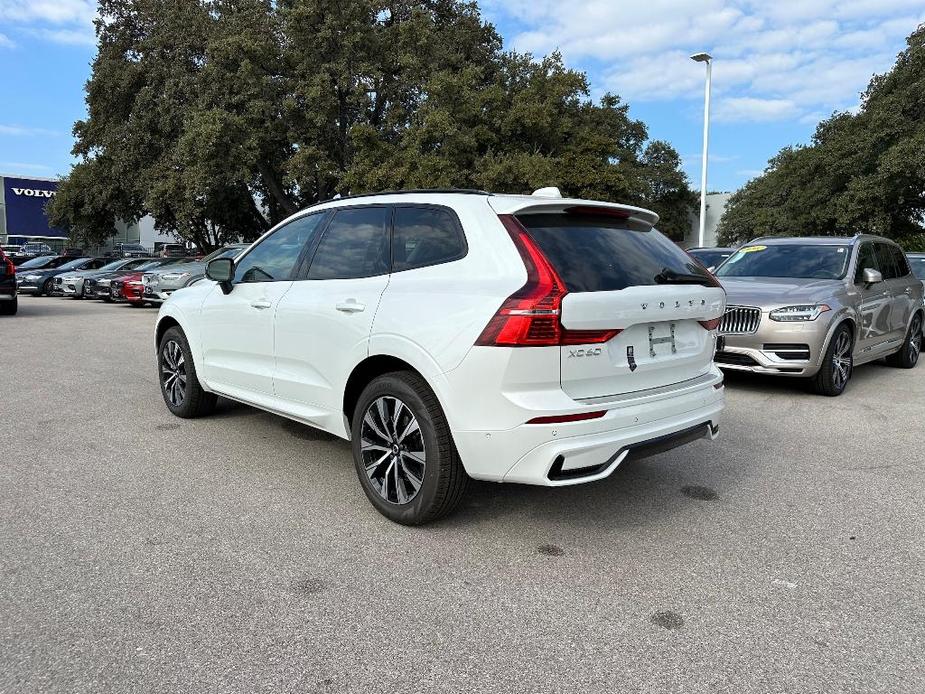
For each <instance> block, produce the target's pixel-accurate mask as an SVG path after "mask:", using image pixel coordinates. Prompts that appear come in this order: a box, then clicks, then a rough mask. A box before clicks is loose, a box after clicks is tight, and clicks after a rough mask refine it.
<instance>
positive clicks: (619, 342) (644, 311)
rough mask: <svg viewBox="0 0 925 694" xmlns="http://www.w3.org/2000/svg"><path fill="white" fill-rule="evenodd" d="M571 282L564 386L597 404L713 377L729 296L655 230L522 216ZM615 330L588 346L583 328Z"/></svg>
mask: <svg viewBox="0 0 925 694" xmlns="http://www.w3.org/2000/svg"><path fill="white" fill-rule="evenodd" d="M517 218H518V220H520V222H521V223H522V224H523V225H524V226H525V227H526V228H527V230H528V231H529V233H530V236H531V237H532V238H533V240H534V241H535V242H536V243H537V245H538V246H539V247H540V248H541V250H542V251H543V253H544V255H545V256H546V257H547V259H548V260H549V261H550V263H551V264H552V265H553V267H554V268H555V270H556V272H557V274H558V275H559V277H560V278H561V279H562V281H563V282H564V283H565V285H566V289H567V290H568V293H567V294H566V295H565V297H564V299H563V300H562V309H561V310H562V313H561V317H560V319H561V323H562V326H563V327H564V328H565V329H566V331H568V332H567V335H568V337H567V341H568V342H570V343H572V344H565V345H563V346H562V347H561V349H560V351H561V355H560V380H561V384H562V389H563V390H564V391H565V392H566V393H567V394H568V395H570V396H571V397H573V398H576V399H585V398H596V397H604V396H608V395H613V394H616V393H627V392H633V391H639V390H645V389H649V388H658V387H661V386H667V385H672V384H677V383H681V382H683V381H688V380H691V379H695V378H697V377H699V376H702V375H704V374H705V373H707V372H708V371H709V370H710V367H711V364H712V361H713V353H714V350H715V344H716V333H715V329H714V328H715V325H714V326H711V325H710V324H709V323H708V321H711V320H714V319H718V318H719V317H720V316H722V314H723V311H724V309H725V292H724V291H723V290H722V288H721V287H720V286H719V284H718V282H716V280H715V279H714V278H713V277H712V276H711V275H709V273H707V272H705V271H704V269H703V267H702V266H701V265H700V263H698V262H697V261H695V260H693V259H692V258H691V257H690V256H688V255H687V254H686V253H684V252H683V251H682V250H680V249H679V248H678V247H677V246H675V244H674V243H672V242H671V241H670V240H668V239H667V238H666V237H665V236H663V235H662V234H660V233H659V232H658V231H656V230H655V229H652V228H639V227H638V226H636V227H635V228H631V225H628V224H627V222H626V221H625V220H624V219H622V218H621V216H619V215H614V214H613V213H606V212H604V211H594V210H581V211H580V212H568V211H561V212H560V211H556V212H548V213H544V212H535V213H527V214H520V215H518V216H517ZM607 330H613V331H618V332H616V334H615V335H614V336H612V337H611V338H610V339H609V340H608V341H606V342H604V343H599V344H594V343H591V344H588V343H583V341H582V331H607Z"/></svg>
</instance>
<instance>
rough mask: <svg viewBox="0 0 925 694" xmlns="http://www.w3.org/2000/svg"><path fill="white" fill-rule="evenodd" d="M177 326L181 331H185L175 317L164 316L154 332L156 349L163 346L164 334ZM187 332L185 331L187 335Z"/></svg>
mask: <svg viewBox="0 0 925 694" xmlns="http://www.w3.org/2000/svg"><path fill="white" fill-rule="evenodd" d="M174 326H177V327H178V328H180V330H183V326H182V325H180V321H178V320H177V319H176V318H174V317H173V316H164V317H163V318H161V319H160V320H159V321H158V322H157V327H156V328H155V330H154V349H155V350H156V349H157V348H158V347H160V345H161V338H162V337H164V333H166V332H167V331H168V330H170V329H171V328H172V327H174ZM185 332H186V331H184V333H185Z"/></svg>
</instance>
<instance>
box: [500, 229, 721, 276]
mask: <svg viewBox="0 0 925 694" xmlns="http://www.w3.org/2000/svg"><path fill="white" fill-rule="evenodd" d="M517 219H518V220H519V221H520V223H521V224H523V225H524V226H525V227H526V228H527V230H528V231H529V232H530V236H531V237H532V238H533V240H534V241H535V242H536V243H537V245H538V246H539V247H540V249H541V250H542V251H543V253H544V255H545V256H546V257H547V258H548V259H549V262H551V263H552V265H553V267H554V268H555V270H556V272H557V273H558V274H559V276H560V277H561V278H562V281H563V282H565V285H566V287H567V288H568V290H569V291H570V292H606V291H614V290H618V289H625V288H627V287H638V286H647V285H655V284H662V283H664V278H665V277H666V276H672V275H676V276H680V277H683V278H687V279H690V280H692V281H694V282H697V283H702V284H708V285H713V284H714V283H715V281H714V280H713V278H712V277H710V275H709V274H708V273H707V272H706V270H704V269H703V266H701V265H700V263H698V262H697V261H695V260H694V259H693V258H691V257H690V256H689V255H687V253H685V252H684V251H682V250H681V249H680V248H678V247H677V246H676V245H675V244H674V243H672V242H671V241H670V240H668V239H667V238H666V237H665V236H663V235H662V234H661V233H659V232H658V231H656V230H655V229H652V230H650V231H634V230H632V229H629V228H627V225H626V223H625V222H624V221H623V220H621V219H619V218H617V217H612V216H607V215H586V214H567V213H558V212H557V213H548V214H523V215H518V216H517ZM699 278H703V281H702V282H699V281H698V279H699Z"/></svg>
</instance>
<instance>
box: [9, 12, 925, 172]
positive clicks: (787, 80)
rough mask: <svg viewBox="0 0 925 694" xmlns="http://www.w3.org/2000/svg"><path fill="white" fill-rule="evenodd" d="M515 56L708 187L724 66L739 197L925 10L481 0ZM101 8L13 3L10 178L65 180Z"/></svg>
mask: <svg viewBox="0 0 925 694" xmlns="http://www.w3.org/2000/svg"><path fill="white" fill-rule="evenodd" d="M480 5H481V7H482V11H483V13H484V15H485V17H486V18H487V19H488V20H490V21H492V22H493V23H494V24H495V25H496V26H497V27H498V29H499V31H500V33H501V35H502V36H503V37H504V40H505V46H506V47H507V48H513V49H516V50H519V51H530V52H532V53H534V54H536V55H541V54H545V53H549V52H550V51H553V50H560V51H561V52H562V54H563V56H564V58H565V61H566V63H567V64H568V65H569V66H570V67H573V68H577V69H581V70H584V71H585V72H587V73H588V76H589V79H590V82H591V87H592V90H593V93H594V95H595V96H599V95H600V94H602V93H603V92H605V91H612V92H615V93H617V94H620V95H621V96H622V97H623V99H624V100H625V101H626V102H628V103H629V104H630V107H631V109H630V113H631V115H632V116H633V117H635V118H639V119H642V120H643V121H644V122H645V123H646V124H647V125H648V126H649V134H650V136H651V137H653V138H659V139H664V140H667V141H668V142H670V143H671V144H672V145H673V146H674V147H675V148H676V149H677V150H678V151H679V152H680V154H681V155H682V157H683V158H684V168H685V170H686V172H687V173H688V175H689V177H690V179H691V182H692V184H693V185H694V187H699V179H700V173H699V171H700V152H701V127H702V120H701V119H702V116H703V114H702V108H703V79H704V68H703V66H702V65H700V64H696V63H693V62H691V61H690V60H689V59H688V56H689V55H690V54H691V53H694V52H697V51H701V50H706V51H709V52H710V53H712V54H713V55H714V57H715V59H716V61H715V65H714V71H713V113H714V118H713V121H712V129H711V142H710V180H709V183H708V188H709V189H711V190H735V189H736V188H738V187H740V186H741V185H742V184H743V183H745V182H746V181H747V180H748V179H749V178H751V177H752V176H755V175H756V174H757V173H759V172H760V171H761V170H762V169H763V168H764V166H765V164H766V163H767V160H768V158H769V157H771V156H773V155H774V154H775V153H776V152H777V151H778V150H779V149H780V148H781V147H782V146H784V145H787V144H795V143H802V142H806V141H808V139H809V137H810V136H811V135H812V132H813V130H814V128H815V125H816V123H817V122H818V121H819V120H820V119H821V118H825V117H826V116H828V115H830V114H831V113H832V112H833V111H835V110H846V109H853V108H857V105H858V101H859V99H858V95H859V92H860V91H862V90H863V89H864V87H865V86H866V84H867V82H868V81H869V79H870V77H871V75H873V74H874V73H878V72H884V71H886V70H888V69H889V68H890V66H891V65H892V64H893V61H894V59H895V56H896V54H897V53H898V52H899V51H900V50H902V49H903V47H904V45H905V44H904V39H905V37H906V36H907V35H908V34H910V33H911V32H912V31H913V30H914V29H915V27H916V26H917V25H918V24H919V23H921V22H925V0H645V1H644V2H639V1H638V0H592V1H585V2H583V1H581V0H579V1H576V2H571V3H564V2H561V0H482V1H481V2H480ZM94 9H95V2H92V1H89V0H0V61H2V64H3V66H4V69H3V70H0V94H2V95H3V100H2V104H3V106H2V108H0V172H2V173H8V174H22V175H34V176H56V175H60V174H63V173H66V172H67V170H68V168H69V166H70V164H71V161H72V158H71V155H70V149H71V146H72V144H73V142H72V137H71V127H72V125H73V122H74V121H75V120H77V119H78V118H81V117H82V116H83V115H84V104H83V87H84V83H85V82H86V80H87V78H88V77H89V74H90V62H91V60H92V59H93V53H94V48H93V27H92V20H93V16H94Z"/></svg>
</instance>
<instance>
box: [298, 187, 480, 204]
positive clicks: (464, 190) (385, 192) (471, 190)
mask: <svg viewBox="0 0 925 694" xmlns="http://www.w3.org/2000/svg"><path fill="white" fill-rule="evenodd" d="M414 193H457V194H460V195H494V193H490V192H488V191H487V190H476V189H475V188H406V189H404V190H381V191H376V192H373V193H355V194H353V195H341V196H340V197H336V198H328V199H327V200H319V201H318V202H316V203H315V204H314V205H311V207H314V206H315V205H322V204H324V203H326V202H334V201H335V200H355V199H356V198H369V197H372V196H374V195H411V194H414Z"/></svg>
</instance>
